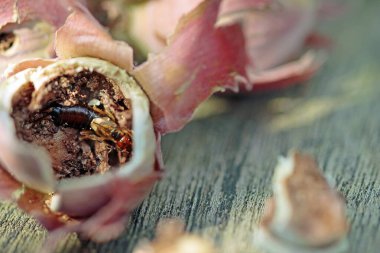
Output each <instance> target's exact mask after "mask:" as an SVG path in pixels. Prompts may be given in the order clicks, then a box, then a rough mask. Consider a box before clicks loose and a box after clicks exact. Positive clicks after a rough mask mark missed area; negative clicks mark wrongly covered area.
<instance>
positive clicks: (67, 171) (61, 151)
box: [12, 70, 132, 179]
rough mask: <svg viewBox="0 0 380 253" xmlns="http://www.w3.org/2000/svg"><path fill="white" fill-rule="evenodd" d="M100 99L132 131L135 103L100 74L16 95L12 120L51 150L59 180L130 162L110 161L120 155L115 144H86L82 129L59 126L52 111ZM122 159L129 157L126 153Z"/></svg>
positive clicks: (26, 135)
mask: <svg viewBox="0 0 380 253" xmlns="http://www.w3.org/2000/svg"><path fill="white" fill-rule="evenodd" d="M94 99H96V100H99V102H100V104H102V105H103V106H104V108H107V110H109V112H110V113H111V114H112V115H114V117H115V119H116V121H117V122H116V123H117V124H118V125H119V126H120V127H121V128H125V129H131V127H132V111H131V102H130V101H129V100H128V99H126V98H125V97H124V96H123V95H122V94H121V91H120V90H118V89H117V88H116V86H115V85H113V83H112V81H111V80H109V79H108V78H106V77H105V76H103V75H101V74H99V73H96V72H90V71H87V70H83V71H81V72H78V73H76V74H71V75H69V74H67V75H61V76H59V77H57V78H55V79H54V80H51V81H50V82H48V83H47V84H45V85H44V87H43V88H40V89H39V90H38V91H35V90H34V88H33V86H32V85H31V84H27V85H24V86H23V87H22V88H21V89H20V90H19V91H18V92H17V93H16V94H15V96H14V97H13V101H12V104H13V112H12V117H13V119H14V121H15V126H16V131H17V135H18V137H19V138H21V139H23V140H25V141H27V142H32V143H34V144H37V145H39V146H42V147H44V148H45V149H46V150H47V151H48V152H49V154H50V156H51V158H52V162H53V164H52V165H53V169H54V171H55V174H56V177H57V178H58V179H61V178H70V177H78V176H83V175H90V174H94V173H104V172H106V171H108V170H109V169H110V168H111V167H112V166H114V165H117V164H119V163H125V162H127V161H128V159H123V160H121V161H120V160H118V161H116V162H115V159H111V160H110V159H109V156H110V154H111V156H112V155H113V153H115V152H116V153H117V152H119V151H115V150H116V148H115V146H114V145H113V143H109V142H106V141H97V140H81V139H80V138H79V137H80V132H81V131H82V130H81V129H75V128H71V127H65V126H64V125H56V124H54V122H53V119H52V116H51V113H50V112H49V108H52V107H54V106H56V104H60V105H61V106H74V105H75V106H81V107H84V108H88V103H89V102H90V101H91V100H94ZM34 108H41V109H39V110H35V109H34ZM113 156H115V155H113ZM119 156H120V157H122V158H123V154H121V155H119ZM128 158H129V157H128Z"/></svg>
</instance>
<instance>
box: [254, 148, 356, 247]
mask: <svg viewBox="0 0 380 253" xmlns="http://www.w3.org/2000/svg"><path fill="white" fill-rule="evenodd" d="M348 227H349V226H348V222H347V220H346V214H345V203H344V200H343V199H342V197H341V195H340V194H339V193H338V192H336V191H335V190H334V189H333V188H331V186H330V185H329V184H328V182H327V180H326V179H325V178H324V176H323V174H322V172H321V171H320V170H319V169H318V165H317V163H316V161H315V160H314V159H313V158H312V157H311V156H309V155H306V154H302V153H299V152H291V154H290V155H289V157H288V158H283V157H282V158H280V160H279V162H278V165H277V167H276V169H275V174H274V177H273V197H272V198H271V199H269V200H268V201H267V204H266V208H265V211H264V216H263V218H262V221H261V224H260V227H259V229H258V231H257V233H256V234H255V243H256V244H257V246H258V247H259V248H262V249H264V251H266V252H323V253H326V252H341V251H342V250H344V249H345V247H346V246H347V245H346V242H345V240H344V238H345V236H346V234H347V232H348Z"/></svg>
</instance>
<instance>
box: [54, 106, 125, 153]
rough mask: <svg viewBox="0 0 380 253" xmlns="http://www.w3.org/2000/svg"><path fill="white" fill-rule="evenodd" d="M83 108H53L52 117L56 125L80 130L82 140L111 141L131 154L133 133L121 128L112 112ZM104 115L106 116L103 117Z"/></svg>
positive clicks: (119, 148)
mask: <svg viewBox="0 0 380 253" xmlns="http://www.w3.org/2000/svg"><path fill="white" fill-rule="evenodd" d="M93 109H94V110H96V112H95V111H93V110H90V109H88V108H86V107H82V106H60V105H59V106H53V107H51V108H50V115H51V116H52V118H53V121H54V124H56V125H58V126H67V127H72V128H75V129H80V130H82V131H81V133H80V134H81V137H80V139H81V140H95V141H110V142H112V143H114V144H115V146H116V148H117V149H118V150H120V151H121V152H127V153H131V151H132V131H130V130H128V129H123V128H120V127H119V126H118V125H117V124H116V122H115V121H114V120H115V118H114V117H113V116H112V114H111V113H110V112H106V111H104V112H103V111H101V110H100V109H98V108H96V107H94V108H93ZM103 115H104V116H103Z"/></svg>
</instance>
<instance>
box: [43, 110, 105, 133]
mask: <svg viewBox="0 0 380 253" xmlns="http://www.w3.org/2000/svg"><path fill="white" fill-rule="evenodd" d="M50 110H51V111H50V114H51V116H52V118H53V121H54V124H55V125H57V126H66V127H72V128H75V129H90V124H91V122H92V121H93V120H94V119H95V118H99V117H100V116H99V115H98V114H97V113H96V112H94V111H92V110H90V109H88V108H86V107H82V106H77V105H75V106H61V105H58V106H53V107H51V108H50Z"/></svg>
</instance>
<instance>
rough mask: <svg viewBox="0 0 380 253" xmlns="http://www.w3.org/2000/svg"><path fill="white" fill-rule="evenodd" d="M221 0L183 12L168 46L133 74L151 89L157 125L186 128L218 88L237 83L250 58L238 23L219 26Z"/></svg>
mask: <svg viewBox="0 0 380 253" xmlns="http://www.w3.org/2000/svg"><path fill="white" fill-rule="evenodd" d="M219 4H220V1H214V0H210V1H204V2H203V3H201V4H200V5H199V6H198V7H197V8H196V9H194V10H193V11H192V12H190V13H189V14H187V15H186V16H184V17H183V18H182V19H181V20H180V22H179V24H178V26H177V29H176V32H175V34H174V35H173V36H172V37H171V38H169V43H168V46H167V47H166V48H165V49H164V50H163V51H162V52H161V53H160V54H158V55H155V56H151V57H150V58H149V59H148V61H147V62H145V63H143V64H142V65H140V66H138V67H137V68H136V69H135V70H134V71H133V72H132V74H133V75H134V76H135V78H136V79H137V80H138V81H139V83H140V84H141V86H142V87H143V89H144V91H145V92H146V93H147V94H148V96H149V98H150V100H151V102H152V106H153V110H152V111H151V113H152V117H153V120H154V122H155V127H156V128H157V129H158V131H160V132H161V133H162V134H163V133H167V132H171V131H176V130H179V129H181V128H182V127H183V126H184V125H185V124H186V123H187V121H188V120H189V119H190V118H191V116H192V114H193V112H194V110H195V108H196V107H197V106H198V105H199V104H200V103H201V102H202V101H204V100H205V99H207V98H208V97H209V96H210V95H211V94H212V93H213V92H215V91H216V90H218V89H219V90H220V89H224V88H230V89H234V90H236V88H237V87H238V82H237V77H239V76H240V77H241V76H245V66H246V64H247V61H248V60H247V58H246V56H245V52H244V39H243V35H242V33H241V30H240V27H239V26H228V27H221V28H215V27H214V25H215V22H216V18H217V14H218V9H219Z"/></svg>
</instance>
